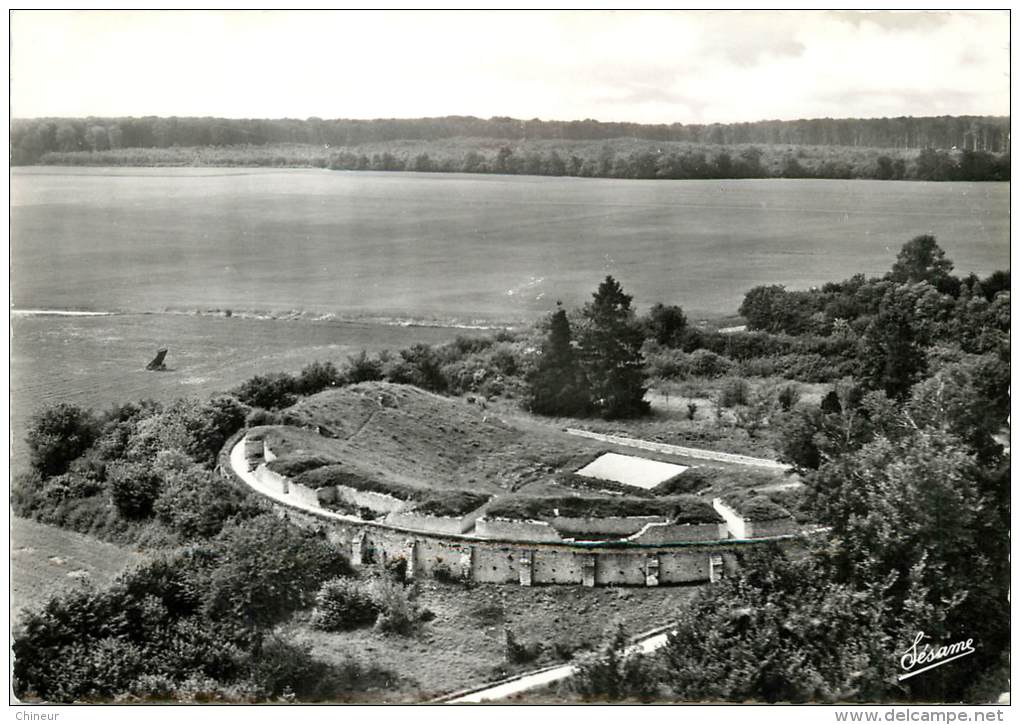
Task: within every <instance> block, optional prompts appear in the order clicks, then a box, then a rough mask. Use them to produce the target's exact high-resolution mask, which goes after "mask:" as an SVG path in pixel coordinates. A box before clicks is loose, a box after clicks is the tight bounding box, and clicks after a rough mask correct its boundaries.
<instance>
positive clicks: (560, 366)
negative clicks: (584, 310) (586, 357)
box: [527, 308, 589, 415]
mask: <svg viewBox="0 0 1020 725" xmlns="http://www.w3.org/2000/svg"><path fill="white" fill-rule="evenodd" d="M527 382H528V385H529V398H528V406H529V407H530V409H531V410H533V411H534V412H536V413H541V414H542V415H577V414H580V413H583V412H584V411H585V410H586V409H587V407H588V404H589V400H588V389H587V385H586V381H585V378H584V373H583V372H582V370H581V367H580V365H579V364H578V361H577V359H576V356H575V354H574V348H573V345H572V343H571V333H570V321H569V320H568V319H567V313H566V311H565V310H563V309H562V308H557V310H556V312H554V313H553V314H552V317H551V318H550V320H549V336H548V338H547V339H546V341H545V342H544V343H543V345H542V354H541V356H540V357H539V359H538V362H537V364H536V365H535V367H534V369H533V370H532V371H531V372H530V373H529V374H528V376H527Z"/></svg>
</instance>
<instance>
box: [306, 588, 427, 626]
mask: <svg viewBox="0 0 1020 725" xmlns="http://www.w3.org/2000/svg"><path fill="white" fill-rule="evenodd" d="M414 598H415V597H414V592H413V590H412V589H411V588H410V587H408V586H405V585H404V584H403V583H402V582H400V581H395V580H394V579H393V578H387V579H376V580H373V581H370V582H363V581H359V580H356V579H352V578H349V577H341V578H337V579H331V580H330V581H327V582H325V583H324V584H323V585H322V587H321V588H320V589H319V591H318V593H317V594H316V597H315V609H314V611H313V612H312V620H311V622H312V626H314V627H316V628H317V629H321V630H324V631H327V632H342V631H346V630H351V629H357V628H359V627H364V626H367V625H369V624H374V626H375V627H376V629H378V630H379V631H381V632H391V633H394V634H409V633H410V632H411V630H413V629H414V627H415V626H416V624H417V623H418V622H419V621H422V617H423V612H422V611H421V610H420V609H419V607H418V606H417V605H416V604H415V602H414Z"/></svg>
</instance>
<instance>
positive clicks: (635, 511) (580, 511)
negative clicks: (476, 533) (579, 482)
mask: <svg viewBox="0 0 1020 725" xmlns="http://www.w3.org/2000/svg"><path fill="white" fill-rule="evenodd" d="M557 512H558V515H559V516H567V517H592V518H598V517H606V516H664V517H666V518H668V519H669V520H671V521H674V522H676V523H689V524H694V523H717V522H719V521H721V520H722V519H720V517H719V514H718V513H717V512H716V511H715V509H713V508H712V506H711V504H709V503H708V502H707V501H702V500H701V499H698V498H695V497H694V496H664V497H660V498H651V497H649V498H637V497H629V496H614V497H612V498H609V497H600V498H596V497H586V496H517V497H514V498H506V499H502V500H497V501H496V502H494V503H493V504H492V505H491V506H490V507H489V509H488V512H487V514H486V515H488V516H491V517H493V518H505V519H511V520H517V521H527V520H534V519H539V520H542V519H549V518H552V517H554V516H556V515H557Z"/></svg>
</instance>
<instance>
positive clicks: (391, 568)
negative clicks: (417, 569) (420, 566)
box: [383, 556, 407, 584]
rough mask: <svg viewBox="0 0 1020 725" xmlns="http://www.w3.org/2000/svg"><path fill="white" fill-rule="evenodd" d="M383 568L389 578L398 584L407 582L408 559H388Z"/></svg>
mask: <svg viewBox="0 0 1020 725" xmlns="http://www.w3.org/2000/svg"><path fill="white" fill-rule="evenodd" d="M383 568H384V569H385V571H386V574H387V576H389V577H390V579H392V580H393V581H395V582H397V583H398V584H404V583H406V582H407V559H405V558H404V557H403V556H394V557H393V558H391V559H387V560H386V564H385V565H384V566H383Z"/></svg>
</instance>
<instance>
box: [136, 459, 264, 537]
mask: <svg viewBox="0 0 1020 725" xmlns="http://www.w3.org/2000/svg"><path fill="white" fill-rule="evenodd" d="M164 478H165V484H164V487H163V490H162V492H161V493H160V495H159V498H157V499H156V502H155V504H154V505H153V513H154V514H155V515H156V518H157V519H158V520H159V521H160V522H161V523H163V524H164V525H166V526H167V527H168V528H169V529H171V530H172V531H174V532H176V533H178V534H180V535H181V536H182V537H183V538H184V539H185V540H187V541H194V540H197V539H203V538H209V537H212V536H216V535H217V534H218V533H220V531H221V530H222V529H223V526H224V525H225V524H226V523H227V522H228V521H230V520H240V519H248V518H253V517H255V516H258V515H259V514H260V513H263V512H264V508H263V506H262V504H261V503H260V502H259V500H258V499H257V498H256V497H254V496H252V495H250V494H249V493H247V492H246V491H243V490H241V489H240V488H238V487H235V486H232V485H231V484H230V483H228V482H227V481H225V480H224V479H222V478H220V477H219V476H217V475H215V474H212V473H210V472H208V471H204V470H202V469H201V468H199V467H198V466H193V467H192V468H191V469H189V470H185V471H179V472H171V473H168V474H166V475H165V477H164Z"/></svg>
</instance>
